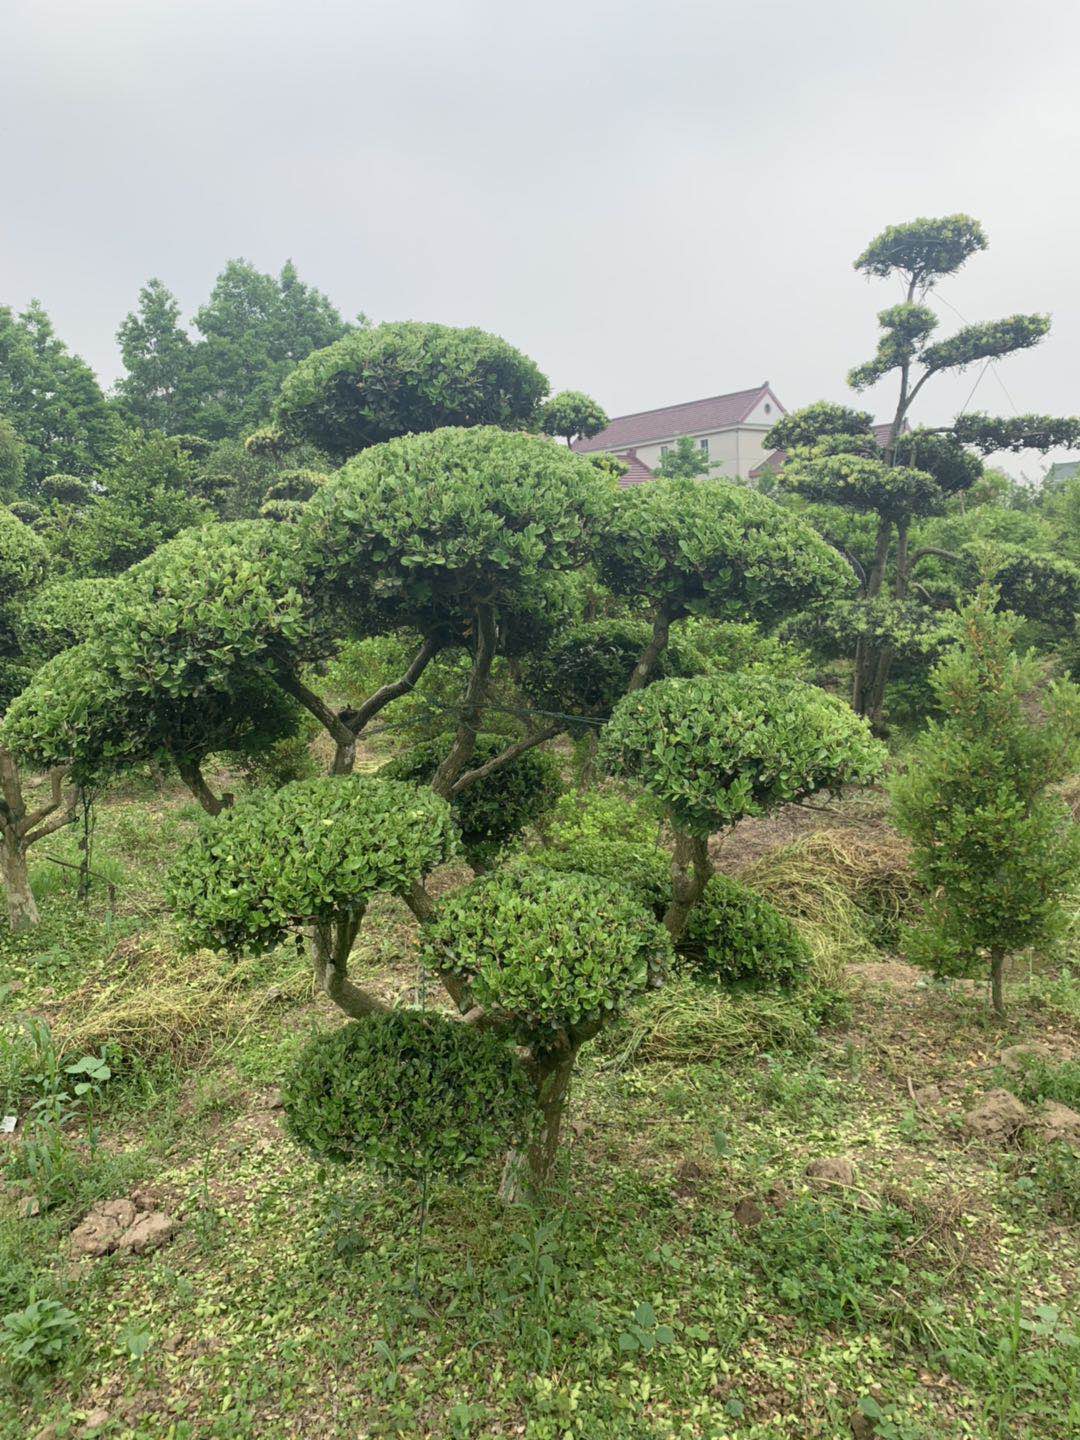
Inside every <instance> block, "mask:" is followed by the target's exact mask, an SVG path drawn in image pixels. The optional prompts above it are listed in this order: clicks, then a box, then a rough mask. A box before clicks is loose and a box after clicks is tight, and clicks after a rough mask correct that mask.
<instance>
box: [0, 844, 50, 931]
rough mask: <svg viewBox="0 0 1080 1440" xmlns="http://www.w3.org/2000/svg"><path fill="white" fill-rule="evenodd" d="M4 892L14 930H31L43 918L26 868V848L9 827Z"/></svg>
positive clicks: (5, 845) (4, 846) (4, 847)
mask: <svg viewBox="0 0 1080 1440" xmlns="http://www.w3.org/2000/svg"><path fill="white" fill-rule="evenodd" d="M3 850H4V890H5V892H6V894H7V907H8V919H9V920H10V921H11V928H12V930H15V931H19V930H29V929H30V927H31V926H32V925H36V924H37V923H38V920H39V919H40V918H41V917H40V916H39V915H38V908H37V901H36V900H35V899H34V893H33V891H32V890H31V889H30V874H29V871H28V870H27V867H26V847H25V846H24V845H23V844H22V842H21V841H20V840H19V839H18V838H17V837H15V836H12V835H11V833H10V831H9V829H8V827H7V826H5V827H4V836H3Z"/></svg>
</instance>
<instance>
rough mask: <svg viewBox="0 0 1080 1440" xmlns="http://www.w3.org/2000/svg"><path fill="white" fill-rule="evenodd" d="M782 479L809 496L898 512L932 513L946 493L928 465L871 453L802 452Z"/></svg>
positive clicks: (892, 513)
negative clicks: (889, 461) (888, 460)
mask: <svg viewBox="0 0 1080 1440" xmlns="http://www.w3.org/2000/svg"><path fill="white" fill-rule="evenodd" d="M780 479H781V482H782V483H783V484H784V485H785V486H787V487H788V489H790V490H794V491H795V492H796V493H797V494H799V495H803V496H805V497H806V499H807V500H816V501H820V502H823V503H825V504H828V505H848V506H850V507H851V508H852V509H853V510H872V511H874V512H875V513H876V514H878V515H887V516H892V517H894V518H899V517H900V516H904V515H929V514H931V513H933V511H935V510H937V509H940V507H941V503H942V499H943V497H942V492H941V489H940V488H939V486H938V484H937V482H936V481H935V480H934V478H933V476H932V475H929V474H927V472H926V471H924V470H912V469H910V468H908V467H907V466H903V465H886V464H885V462H884V461H883V460H875V459H873V458H872V457H870V456H867V455H852V454H846V453H841V454H831V455H830V454H815V453H814V452H813V451H811V452H810V453H809V454H806V455H802V454H800V455H797V456H794V457H793V458H792V459H791V460H789V461H788V463H787V464H786V465H785V466H784V468H783V470H781V472H780Z"/></svg>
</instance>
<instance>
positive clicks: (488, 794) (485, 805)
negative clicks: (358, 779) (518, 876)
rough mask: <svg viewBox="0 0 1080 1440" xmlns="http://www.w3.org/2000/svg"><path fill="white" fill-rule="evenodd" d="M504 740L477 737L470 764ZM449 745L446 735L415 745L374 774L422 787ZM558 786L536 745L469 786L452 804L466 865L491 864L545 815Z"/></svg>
mask: <svg viewBox="0 0 1080 1440" xmlns="http://www.w3.org/2000/svg"><path fill="white" fill-rule="evenodd" d="M509 743H511V742H510V741H509V740H507V739H504V738H503V737H501V736H494V735H481V736H478V737H477V741H476V749H475V751H474V752H473V756H472V759H471V760H470V761H469V768H470V769H472V768H473V767H474V766H477V765H483V764H484V763H485V762H486V761H488V760H491V759H492V758H493V757H494V756H496V755H499V754H501V753H502V751H503V750H504V749H505V748H506V746H507V745H508V744H509ZM449 749H450V741H449V739H448V738H446V739H442V740H433V741H430V742H429V743H428V744H426V745H417V746H416V747H415V748H414V749H412V750H410V751H408V753H407V754H405V755H402V756H400V757H399V758H398V759H396V760H391V761H390V763H389V764H388V765H384V766H383V768H382V769H381V770H380V772H379V774H380V775H383V776H386V777H387V778H388V779H392V780H408V781H410V782H412V783H413V784H419V785H425V784H427V782H428V781H429V780H430V779H431V778H432V776H433V775H434V774H435V771H436V770H437V769H438V767H439V764H440V762H441V761H442V760H443V759H445V757H446V754H447V752H448V750H449ZM561 789H562V781H561V778H560V775H559V765H558V762H557V761H556V759H555V757H554V756H553V755H549V754H547V752H546V751H543V750H540V749H539V748H537V749H534V750H526V751H525V753H524V754H523V755H519V756H518V757H517V758H516V759H514V760H510V761H508V762H507V763H506V764H505V765H502V766H500V767H499V769H497V770H493V771H492V772H491V774H490V775H488V776H486V777H485V778H484V779H483V780H477V781H476V782H475V783H474V784H472V785H470V786H468V787H467V788H466V789H465V790H463V791H462V792H461V794H460V795H457V796H455V797H454V800H453V802H452V810H453V815H454V819H455V821H456V822H457V825H458V829H459V830H460V831H461V841H462V846H463V848H464V851H465V855H466V858H467V859H468V860H469V861H470V863H474V862H475V863H476V864H478V865H488V864H490V863H491V861H492V860H493V859H494V858H495V856H496V855H497V854H498V852H499V851H500V850H501V849H502V848H503V846H504V845H505V844H506V843H507V841H509V840H512V839H513V838H514V836H515V835H519V834H520V833H521V831H522V830H524V829H525V827H526V826H527V825H535V824H536V822H537V821H538V820H540V819H542V818H543V816H544V815H545V814H547V812H548V811H549V810H550V809H551V807H552V805H553V804H554V803H555V800H556V799H557V797H558V795H559V792H560V790H561Z"/></svg>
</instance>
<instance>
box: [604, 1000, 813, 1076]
mask: <svg viewBox="0 0 1080 1440" xmlns="http://www.w3.org/2000/svg"><path fill="white" fill-rule="evenodd" d="M836 999H837V996H836V994H835V992H832V993H830V992H828V991H826V990H823V989H821V988H819V987H817V986H814V985H804V986H800V987H799V988H798V989H795V990H757V991H745V992H742V993H738V994H734V993H732V992H731V991H730V990H724V989H722V988H721V987H719V986H713V985H703V984H701V983H699V982H698V981H695V980H693V979H690V978H684V979H678V980H674V981H672V982H671V984H669V985H665V986H664V988H663V989H662V990H654V991H651V992H650V993H649V994H648V995H647V996H645V997H644V999H643V1000H642V1001H641V1002H640V1003H639V1004H637V1005H635V1006H634V1008H633V1009H632V1010H631V1012H630V1013H629V1015H628V1016H627V1018H626V1019H625V1020H624V1021H623V1022H622V1023H621V1024H620V1025H618V1026H616V1027H614V1028H613V1029H612V1030H611V1031H602V1032H601V1038H600V1039H599V1040H598V1042H597V1044H598V1046H599V1047H600V1049H601V1062H600V1063H601V1065H602V1066H603V1067H604V1068H611V1069H621V1068H623V1067H624V1066H627V1065H633V1064H642V1063H648V1062H652V1061H665V1062H667V1063H669V1064H674V1065H690V1064H709V1063H711V1062H714V1061H722V1062H729V1063H730V1062H732V1061H735V1060H738V1059H741V1058H743V1057H744V1056H747V1055H755V1054H760V1053H761V1052H762V1051H769V1050H799V1049H803V1048H805V1047H807V1046H809V1045H810V1044H811V1043H812V1042H813V1039H814V1036H815V1035H816V1034H817V1031H818V1027H819V1026H820V1024H821V1022H822V1019H823V1018H824V1015H825V1013H826V1011H827V1009H828V1008H829V1006H830V1005H831V1004H835V1003H836Z"/></svg>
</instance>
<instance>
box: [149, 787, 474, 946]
mask: <svg viewBox="0 0 1080 1440" xmlns="http://www.w3.org/2000/svg"><path fill="white" fill-rule="evenodd" d="M456 845H457V837H456V835H455V832H454V826H453V822H452V820H451V818H450V807H449V806H448V805H447V804H446V802H445V801H444V800H441V799H439V797H438V796H436V795H435V794H433V793H432V791H430V790H427V789H419V788H417V787H416V786H413V785H407V784H405V783H404V782H403V781H400V780H380V779H370V778H367V777H365V776H360V775H348V776H344V775H334V776H324V777H322V778H320V779H317V780H298V781H295V782H293V783H292V784H291V785H284V786H282V788H281V789H280V790H276V791H273V792H272V793H270V794H266V793H260V794H256V795H254V796H253V797H252V798H251V799H249V800H245V801H242V802H241V803H240V804H239V805H237V806H236V808H235V809H233V810H228V811H226V812H225V813H224V814H223V815H220V816H219V817H218V818H217V819H216V820H214V821H212V822H211V823H210V824H208V825H207V826H206V827H205V828H204V829H203V830H202V832H201V833H200V834H199V836H198V837H197V838H196V840H195V841H194V842H193V843H192V844H191V845H190V846H189V848H188V849H187V850H186V852H185V853H184V854H183V855H182V856H181V858H180V860H179V861H178V863H177V864H176V866H175V868H174V869H173V871H172V874H171V876H170V879H169V889H168V897H169V902H170V904H171V905H172V906H173V907H174V909H176V910H178V911H179V912H180V913H181V915H182V916H183V917H184V918H185V930H186V934H187V937H188V939H189V940H190V941H191V942H192V943H194V944H197V945H200V944H201V945H207V946H211V947H214V948H221V949H227V950H234V951H248V952H260V951H263V950H268V949H271V948H273V946H275V945H276V944H278V943H279V942H280V941H281V940H282V939H283V938H284V937H285V936H286V935H287V934H289V933H290V932H291V931H293V930H295V929H297V928H298V927H300V926H302V925H305V924H308V923H311V922H312V921H323V922H328V921H331V920H336V919H339V918H340V917H342V916H343V915H350V914H351V915H354V916H355V915H357V914H359V913H361V912H362V911H363V910H364V908H365V906H366V905H367V904H368V902H369V901H370V900H371V898H372V897H373V896H374V895H377V894H379V893H380V892H383V891H387V892H391V893H393V894H402V893H405V892H407V891H408V890H409V889H410V887H411V886H412V885H413V884H414V883H415V882H416V881H418V880H420V879H421V878H422V877H423V876H425V875H426V874H428V873H429V872H430V871H431V870H433V869H434V868H435V866H436V865H440V864H441V863H442V862H443V861H444V860H447V859H449V858H450V856H451V855H453V854H454V851H455V849H456Z"/></svg>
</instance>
